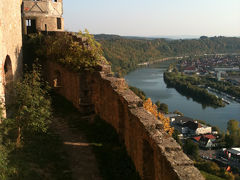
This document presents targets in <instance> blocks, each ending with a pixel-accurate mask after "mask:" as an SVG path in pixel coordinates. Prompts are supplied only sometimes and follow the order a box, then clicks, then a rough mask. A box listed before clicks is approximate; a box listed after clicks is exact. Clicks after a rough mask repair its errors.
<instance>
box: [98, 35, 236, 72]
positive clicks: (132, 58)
mask: <svg viewBox="0 0 240 180" xmlns="http://www.w3.org/2000/svg"><path fill="white" fill-rule="evenodd" d="M95 38H96V40H97V41H99V42H100V43H101V44H102V47H103V50H104V55H105V57H106V58H107V59H108V60H109V61H110V62H111V63H112V68H113V71H114V72H116V73H117V74H119V75H124V74H126V73H127V72H129V71H131V70H133V69H135V68H136V67H137V64H139V63H141V62H145V61H149V60H156V59H158V58H163V57H173V56H185V55H186V56H190V55H203V54H214V53H240V38H235V37H222V36H221V37H210V38H208V37H206V36H203V37H201V38H200V39H191V40H189V39H188V40H187V39H186V40H170V39H148V38H137V37H121V36H117V35H95Z"/></svg>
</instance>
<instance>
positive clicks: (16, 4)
mask: <svg viewBox="0 0 240 180" xmlns="http://www.w3.org/2000/svg"><path fill="white" fill-rule="evenodd" d="M21 69H22V23H21V1H20V0H11V1H7V0H0V101H1V102H3V103H4V102H6V103H7V101H8V95H9V94H10V88H8V87H9V85H10V84H11V82H12V81H13V80H15V79H17V78H18V77H20V74H21Z"/></svg>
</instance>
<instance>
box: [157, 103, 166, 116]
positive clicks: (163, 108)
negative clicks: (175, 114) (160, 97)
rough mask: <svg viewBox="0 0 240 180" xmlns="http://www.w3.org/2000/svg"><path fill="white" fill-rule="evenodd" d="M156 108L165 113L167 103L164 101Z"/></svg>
mask: <svg viewBox="0 0 240 180" xmlns="http://www.w3.org/2000/svg"><path fill="white" fill-rule="evenodd" d="M158 110H159V111H162V112H163V113H165V114H167V113H168V105H167V104H165V103H161V104H160V107H159V109H158Z"/></svg>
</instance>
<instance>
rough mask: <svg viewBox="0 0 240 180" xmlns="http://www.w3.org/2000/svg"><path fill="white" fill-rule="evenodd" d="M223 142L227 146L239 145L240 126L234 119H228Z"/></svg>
mask: <svg viewBox="0 0 240 180" xmlns="http://www.w3.org/2000/svg"><path fill="white" fill-rule="evenodd" d="M225 142H226V146H227V147H232V146H238V145H240V128H239V122H238V121H236V120H229V121H228V123H227V134H226V136H225Z"/></svg>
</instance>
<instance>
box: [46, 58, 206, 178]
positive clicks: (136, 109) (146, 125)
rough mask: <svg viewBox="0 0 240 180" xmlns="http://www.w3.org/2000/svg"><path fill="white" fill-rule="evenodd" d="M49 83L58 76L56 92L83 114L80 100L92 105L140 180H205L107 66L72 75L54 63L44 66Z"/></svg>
mask: <svg viewBox="0 0 240 180" xmlns="http://www.w3.org/2000/svg"><path fill="white" fill-rule="evenodd" d="M47 69H48V70H47V72H48V80H49V82H50V84H52V83H51V82H52V81H53V79H54V72H57V71H58V72H60V73H61V77H62V79H61V82H62V83H63V86H62V88H61V89H58V90H57V92H58V93H59V94H61V95H63V96H64V97H66V99H68V100H69V101H71V102H72V103H73V104H74V106H75V107H76V108H77V109H79V110H80V111H82V107H81V104H79V101H81V100H79V99H81V98H80V97H81V96H82V95H85V100H86V99H87V101H88V103H89V104H91V105H92V108H93V109H94V112H95V113H96V114H97V115H99V116H100V117H101V119H103V120H105V121H106V122H107V123H109V124H111V125H112V126H113V127H114V128H115V130H116V131H117V133H118V134H119V138H120V139H121V140H122V141H123V142H124V144H125V146H126V149H127V152H128V154H129V156H130V157H131V159H132V161H133V162H134V164H135V167H136V169H137V171H138V172H139V174H140V176H141V178H142V179H146V180H148V179H149V180H153V179H156V180H157V179H158V180H159V179H164V180H176V179H179V180H190V179H198V180H203V179H204V178H203V177H202V175H201V174H200V172H199V170H197V169H196V168H195V167H194V165H193V162H192V161H191V160H190V159H189V158H188V157H187V156H186V155H185V154H184V153H183V151H182V149H181V147H180V146H179V145H178V144H177V143H176V141H175V140H174V139H173V138H172V137H170V136H169V135H168V134H167V133H166V132H165V131H164V130H163V124H162V122H161V121H159V120H157V119H156V118H155V117H154V116H153V115H152V114H150V113H149V112H148V111H146V110H145V109H144V108H143V102H142V100H141V99H140V98H139V97H137V96H136V95H135V94H134V93H133V92H132V91H131V90H130V89H129V88H128V85H127V84H126V82H125V80H124V79H121V78H115V77H112V76H111V75H109V74H110V72H109V69H110V66H109V65H103V66H101V67H98V68H97V70H98V71H97V70H96V71H95V72H92V73H91V72H82V73H73V72H70V71H68V70H66V69H65V68H63V67H61V66H60V65H58V64H56V63H54V62H48V63H47Z"/></svg>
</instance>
